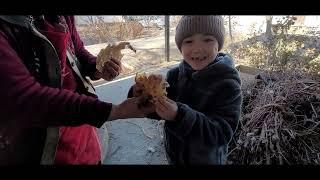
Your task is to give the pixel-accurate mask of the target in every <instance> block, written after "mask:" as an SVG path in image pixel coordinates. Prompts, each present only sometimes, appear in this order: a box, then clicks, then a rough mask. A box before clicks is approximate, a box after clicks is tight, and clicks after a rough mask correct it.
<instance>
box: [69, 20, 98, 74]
mask: <svg viewBox="0 0 320 180" xmlns="http://www.w3.org/2000/svg"><path fill="white" fill-rule="evenodd" d="M65 19H66V22H67V24H68V26H69V30H70V34H71V39H72V41H73V45H74V49H75V54H76V56H77V58H78V59H79V61H80V62H81V65H82V69H81V71H82V73H83V74H84V75H85V76H89V77H90V79H92V80H97V78H95V77H94V73H95V72H96V70H97V69H96V60H97V57H96V56H94V55H92V54H91V53H90V52H89V51H88V50H86V48H85V47H84V45H83V41H82V40H81V38H80V36H79V33H78V31H77V28H76V26H75V19H74V16H65Z"/></svg>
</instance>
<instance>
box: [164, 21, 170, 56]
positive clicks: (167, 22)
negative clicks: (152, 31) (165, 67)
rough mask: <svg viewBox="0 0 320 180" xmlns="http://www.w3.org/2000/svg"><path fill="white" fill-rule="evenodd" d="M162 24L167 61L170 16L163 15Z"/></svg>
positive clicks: (168, 54)
mask: <svg viewBox="0 0 320 180" xmlns="http://www.w3.org/2000/svg"><path fill="white" fill-rule="evenodd" d="M164 21H165V23H164V26H165V56H166V60H167V62H169V57H170V46H169V44H170V39H169V36H170V16H169V15H166V16H165V17H164Z"/></svg>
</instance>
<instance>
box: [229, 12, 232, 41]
mask: <svg viewBox="0 0 320 180" xmlns="http://www.w3.org/2000/svg"><path fill="white" fill-rule="evenodd" d="M228 18H229V35H230V39H231V43H233V37H232V27H231V16H228Z"/></svg>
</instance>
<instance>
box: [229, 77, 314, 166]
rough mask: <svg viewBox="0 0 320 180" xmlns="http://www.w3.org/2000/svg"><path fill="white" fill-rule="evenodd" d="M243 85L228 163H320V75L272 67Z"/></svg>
mask: <svg viewBox="0 0 320 180" xmlns="http://www.w3.org/2000/svg"><path fill="white" fill-rule="evenodd" d="M260 77H261V78H260V80H256V81H254V82H253V83H252V84H250V85H248V86H247V87H244V88H243V89H242V90H243V91H242V92H243V98H244V99H243V106H242V117H241V120H240V123H239V126H238V129H237V131H236V132H235V135H234V138H233V140H232V141H231V143H230V144H229V154H228V163H229V164H320V126H319V124H320V81H319V79H317V77H314V76H311V75H306V74H303V73H302V72H297V71H291V72H269V73H265V74H264V75H262V74H261V75H260Z"/></svg>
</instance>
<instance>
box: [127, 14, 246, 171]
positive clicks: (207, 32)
mask: <svg viewBox="0 0 320 180" xmlns="http://www.w3.org/2000/svg"><path fill="white" fill-rule="evenodd" d="M224 35H225V29H224V25H223V19H222V17H221V16H184V17H182V18H181V20H180V22H179V24H178V25H177V28H176V37H175V41H176V44H177V47H178V49H179V50H180V52H181V53H182V56H183V61H182V62H181V63H180V65H179V67H176V68H173V69H171V70H170V71H169V72H168V73H167V82H168V83H169V85H170V87H168V88H167V92H168V98H166V99H158V100H157V101H156V102H155V103H154V107H155V112H156V114H157V115H158V117H156V116H149V117H152V118H158V119H160V118H161V119H164V120H166V122H165V126H164V129H165V147H166V152H167V156H168V160H169V163H170V164H180V165H181V164H225V163H226V154H227V148H228V143H229V142H230V140H231V138H232V136H233V133H234V131H235V129H236V127H237V124H238V121H239V117H240V108H241V102H242V96H241V90H240V78H239V74H238V72H237V70H236V69H235V67H234V63H233V60H232V59H231V57H230V56H228V55H226V54H223V53H219V51H220V50H221V48H222V47H223V43H224ZM139 92H141V87H139V85H137V84H135V85H134V86H133V88H132V89H131V90H130V92H129V96H138V95H139V94H140V93H139Z"/></svg>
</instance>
